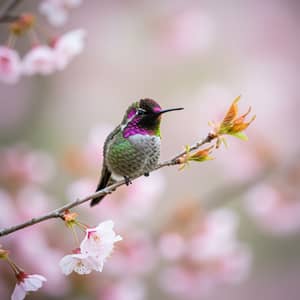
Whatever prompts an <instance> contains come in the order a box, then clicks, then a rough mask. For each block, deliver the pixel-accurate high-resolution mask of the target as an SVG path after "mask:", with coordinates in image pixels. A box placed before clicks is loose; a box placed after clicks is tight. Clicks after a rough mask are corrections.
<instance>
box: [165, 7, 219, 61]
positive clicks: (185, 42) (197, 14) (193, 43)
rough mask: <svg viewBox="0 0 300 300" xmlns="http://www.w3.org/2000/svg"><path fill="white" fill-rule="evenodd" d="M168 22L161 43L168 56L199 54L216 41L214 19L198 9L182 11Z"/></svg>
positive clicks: (172, 16)
mask: <svg viewBox="0 0 300 300" xmlns="http://www.w3.org/2000/svg"><path fill="white" fill-rule="evenodd" d="M166 20H167V22H166ZM166 20H164V24H166V25H165V28H164V30H162V32H163V34H162V37H161V40H160V42H161V46H162V47H163V48H165V50H166V52H167V53H168V54H170V53H172V55H174V54H175V55H178V56H190V55H195V54H199V53H202V52H203V51H205V50H207V49H209V47H210V46H211V44H212V42H213V40H214V36H215V28H214V27H215V25H214V21H213V19H212V18H211V17H210V16H209V15H208V14H206V13H205V12H203V11H201V10H200V9H199V8H197V7H192V8H189V9H186V10H183V11H180V12H179V13H177V14H175V15H171V16H170V17H169V19H168V18H166Z"/></svg>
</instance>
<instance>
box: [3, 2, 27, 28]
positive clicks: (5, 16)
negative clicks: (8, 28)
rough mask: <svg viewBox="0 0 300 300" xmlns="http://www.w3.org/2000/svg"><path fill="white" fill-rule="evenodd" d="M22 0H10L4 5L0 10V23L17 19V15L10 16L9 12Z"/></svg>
mask: <svg viewBox="0 0 300 300" xmlns="http://www.w3.org/2000/svg"><path fill="white" fill-rule="evenodd" d="M22 1H23V0H12V1H10V2H8V3H7V5H4V7H3V8H2V9H1V10H0V23H7V22H8V23H9V22H13V21H15V20H16V19H18V16H11V15H10V13H11V12H12V11H13V10H14V9H15V8H16V7H17V6H18V5H19V4H21V2H22Z"/></svg>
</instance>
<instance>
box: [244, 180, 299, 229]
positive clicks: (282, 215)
mask: <svg viewBox="0 0 300 300" xmlns="http://www.w3.org/2000/svg"><path fill="white" fill-rule="evenodd" d="M292 197H293V196H292ZM294 197H295V199H294V198H291V197H289V196H288V195H284V193H281V191H280V190H279V189H277V188H276V187H273V186H271V185H269V184H266V183H261V184H259V185H257V186H255V187H253V188H252V189H251V190H250V191H249V192H248V193H247V194H246V196H245V207H246V210H247V212H248V213H249V215H250V216H251V217H253V219H254V220H256V222H257V223H258V224H259V225H260V226H261V227H262V228H263V229H264V230H266V231H267V232H270V233H273V234H277V235H284V234H292V233H295V232H299V230H300V201H299V200H298V199H296V196H294Z"/></svg>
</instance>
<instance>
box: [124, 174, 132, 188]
mask: <svg viewBox="0 0 300 300" xmlns="http://www.w3.org/2000/svg"><path fill="white" fill-rule="evenodd" d="M124 179H125V184H126V185H127V186H128V185H129V184H132V181H131V180H130V178H129V177H128V176H124Z"/></svg>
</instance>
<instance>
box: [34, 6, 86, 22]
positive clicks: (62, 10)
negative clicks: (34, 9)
mask: <svg viewBox="0 0 300 300" xmlns="http://www.w3.org/2000/svg"><path fill="white" fill-rule="evenodd" d="M81 2H82V1H81V0H44V1H42V2H41V3H40V5H39V10H40V12H41V13H42V14H43V15H45V16H46V17H47V19H48V21H49V23H50V24H51V25H53V26H62V25H64V24H65V23H66V21H67V19H68V11H69V10H70V9H72V8H76V7H78V6H79V5H80V4H81Z"/></svg>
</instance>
